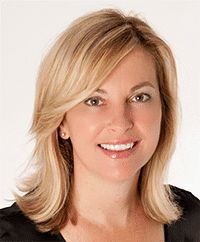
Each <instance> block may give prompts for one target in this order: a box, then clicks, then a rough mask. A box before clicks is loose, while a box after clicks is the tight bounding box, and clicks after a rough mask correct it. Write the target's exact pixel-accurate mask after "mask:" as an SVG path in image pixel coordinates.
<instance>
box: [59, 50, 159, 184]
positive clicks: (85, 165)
mask: <svg viewBox="0 0 200 242" xmlns="http://www.w3.org/2000/svg"><path fill="white" fill-rule="evenodd" d="M161 115H162V113H161V102H160V95H159V88H158V83H157V80H156V72H155V65H154V62H153V59H152V57H151V55H150V54H149V53H148V52H146V51H145V50H142V49H139V48H138V49H135V50H133V51H132V52H131V53H129V54H128V55H127V56H126V57H124V58H123V60H122V61H121V62H120V63H119V64H118V65H117V67H116V68H115V69H114V70H113V71H112V72H111V74H110V75H109V76H108V77H107V78H106V80H105V81H104V83H103V84H102V85H101V86H100V87H99V89H98V90H96V92H95V93H93V94H92V95H91V96H90V97H88V98H87V99H86V100H84V101H83V102H81V103H80V104H78V105H76V106H75V107H74V108H72V109H71V110H69V111H68V112H67V113H66V115H65V118H64V120H63V122H62V125H61V130H62V132H65V133H66V136H69V137H70V139H71V142H72V145H73V155H74V172H75V173H77V174H78V173H82V174H84V172H85V174H90V175H92V176H98V177H101V178H102V179H108V180H112V181H125V180H128V179H131V178H133V176H134V175H135V174H136V173H138V172H139V170H140V169H141V167H143V166H144V165H145V164H146V163H147V162H148V161H149V159H150V158H151V156H152V154H153V153H154V151H155V149H156V146H157V144H158V140H159V135H160V124H161Z"/></svg>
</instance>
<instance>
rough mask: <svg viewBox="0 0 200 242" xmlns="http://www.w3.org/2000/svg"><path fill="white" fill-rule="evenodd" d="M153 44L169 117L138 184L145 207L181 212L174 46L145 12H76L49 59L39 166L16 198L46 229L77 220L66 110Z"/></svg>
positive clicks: (166, 213) (39, 98)
mask: <svg viewBox="0 0 200 242" xmlns="http://www.w3.org/2000/svg"><path fill="white" fill-rule="evenodd" d="M138 46H139V47H141V48H144V49H145V50H146V51H148V52H149V53H150V54H151V55H152V57H153V59H154V61H155V66H156V74H157V81H158V85H159V91H160V97H161V105H162V121H161V132H160V138H159V142H158V145H157V148H156V150H155V152H154V154H153V156H152V157H151V159H150V160H149V161H148V163H147V164H146V165H144V166H143V167H142V169H141V172H140V178H139V182H138V190H139V192H140V198H141V201H142V204H143V207H144V210H145V213H146V215H147V216H149V217H150V218H152V219H154V220H156V221H158V222H160V223H171V222H173V221H175V220H177V219H178V218H179V217H180V215H181V209H180V208H179V206H178V205H177V204H176V202H175V199H174V197H173V194H172V192H171V190H170V186H169V185H165V184H164V179H165V176H166V170H167V168H168V164H169V160H170V157H171V155H172V152H173V150H174V147H175V138H176V137H175V136H176V123H177V122H176V119H177V107H176V105H177V83H176V67H175V61H174V57H173V54H172V52H171V50H170V48H169V46H168V45H167V44H166V43H165V42H164V41H163V40H162V39H161V38H160V37H159V36H158V35H157V34H156V33H155V32H154V30H153V29H152V28H151V27H150V26H149V25H148V24H147V23H146V21H144V20H142V19H141V18H139V17H137V16H132V14H129V15H125V14H124V13H122V12H121V11H120V10H117V9H102V10H99V11H95V12H92V13H89V14H87V15H85V16H82V17H80V18H78V19H76V20H75V21H74V22H73V23H72V24H71V25H70V26H69V27H68V28H67V29H66V30H65V31H64V32H63V33H62V34H61V35H60V36H59V38H58V39H57V40H56V42H55V44H54V45H53V47H52V48H51V49H50V51H49V52H48V54H47V55H46V56H45V58H44V60H43V62H42V63H41V66H40V70H39V74H38V80H37V85H36V97H35V107H34V113H33V122H32V127H31V129H30V130H31V133H32V135H33V136H34V138H35V148H34V152H33V159H32V163H33V164H34V167H35V172H34V173H33V174H32V175H31V176H29V177H28V178H27V179H25V180H24V181H23V183H22V184H21V185H22V186H21V187H20V190H21V191H23V192H25V193H26V194H25V195H23V196H22V195H21V196H20V195H17V194H15V197H16V202H17V204H18V206H19V207H20V208H21V210H22V211H23V212H24V213H25V214H26V215H27V216H28V217H29V218H30V219H31V220H33V221H34V222H35V223H36V225H37V227H38V229H39V230H40V231H42V232H46V231H51V232H52V233H56V232H58V231H59V230H60V229H61V228H62V227H63V226H64V225H65V223H66V222H67V221H68V220H69V219H70V212H69V211H70V206H71V204H70V202H71V194H72V192H71V191H72V188H73V147H72V143H71V141H70V138H69V139H68V140H65V141H64V140H63V139H61V138H60V137H59V135H58V132H59V126H60V124H61V123H62V120H63V118H64V116H65V113H66V112H67V111H68V110H70V109H71V108H72V107H74V106H75V105H76V104H78V103H80V102H82V101H83V100H84V99H85V98H87V97H88V96H89V95H91V93H93V92H94V91H95V90H96V89H98V87H99V86H100V85H101V84H102V83H103V81H104V80H105V78H106V77H107V76H108V75H109V74H110V73H111V72H112V70H113V69H114V68H115V67H116V65H117V64H118V63H119V62H120V60H122V59H123V58H124V57H125V56H126V55H127V54H128V53H130V52H131V51H132V50H133V49H134V48H136V47H138Z"/></svg>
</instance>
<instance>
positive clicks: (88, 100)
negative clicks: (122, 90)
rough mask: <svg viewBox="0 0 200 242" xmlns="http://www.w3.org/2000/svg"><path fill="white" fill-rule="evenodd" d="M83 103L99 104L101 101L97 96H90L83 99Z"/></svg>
mask: <svg viewBox="0 0 200 242" xmlns="http://www.w3.org/2000/svg"><path fill="white" fill-rule="evenodd" d="M84 103H85V104H86V105H88V106H100V105H102V103H103V101H102V99H100V98H98V97H91V98H88V99H87V100H86V101H84Z"/></svg>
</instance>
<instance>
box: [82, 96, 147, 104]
mask: <svg viewBox="0 0 200 242" xmlns="http://www.w3.org/2000/svg"><path fill="white" fill-rule="evenodd" d="M138 97H140V98H141V97H143V100H142V101H133V102H136V103H137V102H139V103H145V102H148V101H149V100H150V99H151V95H149V94H147V93H140V94H137V95H135V96H133V98H138ZM144 97H145V98H146V99H145V100H144ZM133 98H131V100H133ZM90 101H101V102H102V103H103V101H104V100H103V99H102V98H101V97H90V98H88V99H87V100H85V101H84V103H85V104H86V105H88V106H92V107H99V106H102V105H103V104H99V105H92V104H91V103H90V104H89V102H90ZM129 102H132V101H129Z"/></svg>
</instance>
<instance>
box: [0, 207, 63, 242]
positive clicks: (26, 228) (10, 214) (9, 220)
mask: <svg viewBox="0 0 200 242" xmlns="http://www.w3.org/2000/svg"><path fill="white" fill-rule="evenodd" d="M1 241H10V242H14V241H20V242H25V241H59V240H56V237H54V236H52V235H51V234H50V233H41V232H39V231H38V230H37V229H36V226H35V224H34V223H33V222H32V221H31V220H30V219H29V218H28V217H26V216H25V215H24V214H23V213H22V211H21V210H20V209H19V207H18V206H17V204H16V203H13V204H12V205H11V206H10V207H6V208H3V209H0V242H1Z"/></svg>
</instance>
